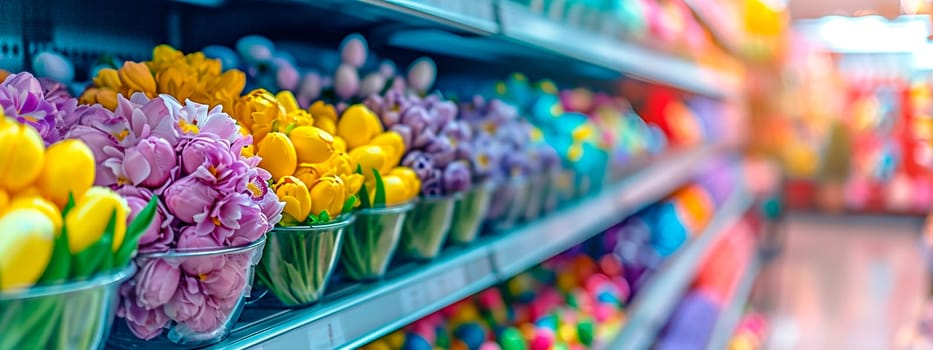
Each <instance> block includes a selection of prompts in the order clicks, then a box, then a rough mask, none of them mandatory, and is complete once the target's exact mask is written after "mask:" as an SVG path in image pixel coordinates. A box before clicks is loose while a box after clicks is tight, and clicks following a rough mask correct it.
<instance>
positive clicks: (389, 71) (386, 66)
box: [379, 60, 395, 79]
mask: <svg viewBox="0 0 933 350" xmlns="http://www.w3.org/2000/svg"><path fill="white" fill-rule="evenodd" d="M379 74H382V76H383V77H384V78H386V79H389V78H391V77H392V76H394V75H395V62H392V61H391V60H384V61H382V63H379Z"/></svg>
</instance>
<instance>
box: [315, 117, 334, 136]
mask: <svg viewBox="0 0 933 350" xmlns="http://www.w3.org/2000/svg"><path fill="white" fill-rule="evenodd" d="M314 126H315V127H317V128H319V129H321V130H324V131H326V132H327V133H328V134H331V135H335V134H337V122H335V121H333V120H331V119H327V118H315V119H314Z"/></svg>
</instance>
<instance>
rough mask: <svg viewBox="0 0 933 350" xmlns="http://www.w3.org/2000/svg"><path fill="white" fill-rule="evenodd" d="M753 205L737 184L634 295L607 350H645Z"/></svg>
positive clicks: (749, 197)
mask: <svg viewBox="0 0 933 350" xmlns="http://www.w3.org/2000/svg"><path fill="white" fill-rule="evenodd" d="M751 204H752V198H751V195H750V194H749V193H748V192H747V191H745V190H744V188H743V187H742V186H741V185H739V186H736V190H735V191H734V192H733V193H732V195H731V196H730V197H729V199H728V200H727V201H726V203H725V204H724V205H723V206H722V207H721V208H719V209H718V210H717V213H716V215H715V216H714V217H713V219H712V220H711V221H710V223H709V225H708V226H707V227H706V229H705V230H704V231H703V232H702V233H701V234H700V236H698V238H696V239H694V240H693V241H692V242H690V243H688V244H687V245H686V246H685V247H683V248H682V249H681V250H680V251H678V252H677V253H676V254H674V255H673V256H672V257H671V258H670V259H669V260H668V261H667V262H666V263H665V265H664V266H663V267H662V268H661V269H660V270H658V271H656V272H655V275H654V277H653V278H652V279H651V280H649V281H648V282H647V283H646V284H645V286H644V287H642V288H641V290H640V291H639V292H638V295H636V296H635V299H634V300H633V301H632V303H631V305H630V307H629V309H628V310H629V311H628V313H627V315H628V319H627V321H626V325H625V327H624V328H623V329H622V331H621V332H620V333H619V335H618V336H616V338H615V339H613V341H612V343H611V344H610V346H609V347H607V349H614V350H617V349H639V350H640V349H648V348H650V347H651V345H652V344H653V343H654V341H655V339H656V338H657V335H658V333H659V332H660V330H661V329H662V328H663V327H664V325H665V324H666V323H667V321H668V319H669V318H670V314H671V312H672V311H673V310H674V307H675V306H676V305H677V303H678V302H679V301H680V299H681V298H682V297H683V295H684V292H685V291H686V289H687V287H689V286H690V283H691V282H693V278H694V276H695V275H696V272H697V269H699V267H700V260H701V259H703V257H705V256H706V254H707V253H708V252H709V250H710V249H711V248H712V246H713V244H714V243H715V242H716V241H717V240H719V238H720V237H721V236H722V234H723V233H725V232H726V230H727V229H728V228H729V227H731V226H733V225H735V224H736V223H737V222H738V221H739V220H740V219H741V218H742V216H743V215H744V214H745V212H747V211H748V209H749V207H750V206H751Z"/></svg>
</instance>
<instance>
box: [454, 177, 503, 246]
mask: <svg viewBox="0 0 933 350" xmlns="http://www.w3.org/2000/svg"><path fill="white" fill-rule="evenodd" d="M492 190H493V186H492V184H491V183H488V182H487V183H481V184H479V185H477V186H474V187H473V188H472V189H470V190H469V191H467V192H466V193H465V194H464V195H463V198H462V199H460V200H459V201H457V203H456V205H455V206H454V217H453V223H452V224H451V226H450V242H451V243H453V244H470V243H471V242H473V240H475V239H476V236H477V235H478V234H479V229H480V224H482V223H483V219H484V218H485V217H486V212H487V211H488V210H489V201H490V200H491V199H492Z"/></svg>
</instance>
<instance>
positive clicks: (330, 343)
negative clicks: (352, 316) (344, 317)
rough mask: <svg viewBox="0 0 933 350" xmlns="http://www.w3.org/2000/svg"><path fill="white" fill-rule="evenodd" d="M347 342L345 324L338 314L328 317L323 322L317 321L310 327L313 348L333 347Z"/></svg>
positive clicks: (309, 340) (309, 334)
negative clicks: (342, 323)
mask: <svg viewBox="0 0 933 350" xmlns="http://www.w3.org/2000/svg"><path fill="white" fill-rule="evenodd" d="M345 342H346V337H345V336H344V334H343V326H341V323H340V319H338V318H336V316H332V317H328V318H327V319H325V320H323V323H318V322H316V323H315V324H312V325H311V326H310V328H309V329H308V343H309V344H310V345H311V349H315V350H316V349H333V348H336V347H337V346H338V345H341V344H343V343H345Z"/></svg>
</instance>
